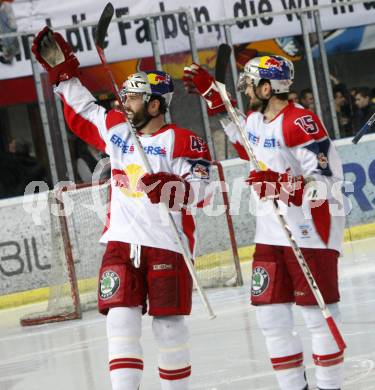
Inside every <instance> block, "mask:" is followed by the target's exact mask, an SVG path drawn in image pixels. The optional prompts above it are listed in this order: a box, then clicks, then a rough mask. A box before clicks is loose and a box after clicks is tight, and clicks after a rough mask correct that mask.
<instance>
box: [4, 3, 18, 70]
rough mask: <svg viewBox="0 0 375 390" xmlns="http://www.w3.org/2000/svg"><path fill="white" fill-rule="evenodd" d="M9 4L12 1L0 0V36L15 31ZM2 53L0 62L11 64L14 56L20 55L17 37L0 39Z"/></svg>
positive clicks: (12, 13)
mask: <svg viewBox="0 0 375 390" xmlns="http://www.w3.org/2000/svg"><path fill="white" fill-rule="evenodd" d="M11 3H13V0H0V34H8V33H12V32H16V31H17V23H16V18H15V16H14V12H13V8H12V5H11ZM1 46H2V53H1V55H0V62H2V63H3V64H11V63H12V61H13V58H14V56H15V55H17V54H19V53H20V46H19V43H18V38H17V37H6V38H2V39H1Z"/></svg>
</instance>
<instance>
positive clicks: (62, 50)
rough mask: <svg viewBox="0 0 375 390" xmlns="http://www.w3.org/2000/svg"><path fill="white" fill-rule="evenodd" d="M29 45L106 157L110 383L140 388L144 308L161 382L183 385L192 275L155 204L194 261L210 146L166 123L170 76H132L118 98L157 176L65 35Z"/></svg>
mask: <svg viewBox="0 0 375 390" xmlns="http://www.w3.org/2000/svg"><path fill="white" fill-rule="evenodd" d="M32 51H33V53H34V55H35V57H36V59H37V60H38V61H39V62H40V63H41V64H42V66H43V67H44V68H45V69H46V70H47V71H48V74H49V79H50V82H51V83H52V84H54V85H55V92H56V93H57V94H58V95H59V96H60V97H61V99H62V101H63V103H64V114H65V119H66V121H67V123H68V125H69V127H70V128H71V130H72V131H73V132H74V133H75V134H76V135H78V136H79V137H80V138H82V139H83V140H84V141H86V142H88V143H90V144H91V145H94V146H96V147H97V148H98V149H102V150H103V149H104V150H105V152H106V153H107V154H108V155H109V156H110V162H111V169H112V177H111V203H110V209H109V213H108V222H107V224H106V229H105V232H104V234H103V236H102V238H101V242H102V243H105V244H106V245H107V247H106V251H105V254H104V257H103V261H102V265H101V269H100V273H99V291H98V301H99V303H98V306H99V311H100V312H101V313H103V314H105V315H106V316H107V320H106V325H107V337H108V350H109V370H110V377H111V382H112V388H113V390H137V389H138V388H139V385H140V382H141V377H142V371H143V354H142V347H141V343H140V338H141V328H142V327H141V319H142V314H144V313H146V312H147V311H148V314H149V315H151V316H153V322H152V330H153V334H154V338H155V340H156V343H157V346H158V351H159V352H158V366H159V375H160V382H161V388H162V389H163V390H186V389H188V383H189V377H190V374H191V363H190V353H189V346H188V339H189V335H188V329H187V326H186V324H185V320H184V316H185V315H189V314H190V311H191V304H192V279H191V276H190V274H189V272H188V269H187V266H186V265H185V262H184V260H183V256H182V255H181V253H180V251H181V249H180V246H179V245H178V243H177V242H176V238H175V236H174V234H173V232H172V229H171V228H170V226H169V225H168V223H167V222H166V221H168V220H167V219H166V218H163V215H164V214H163V213H161V212H160V207H159V203H161V202H163V203H165V204H167V205H168V206H169V208H170V209H171V212H172V216H173V218H174V220H175V222H176V224H177V226H178V229H179V232H180V235H181V238H182V240H183V241H184V243H185V244H186V247H188V248H189V250H190V253H191V256H192V257H193V254H194V244H195V225H194V220H193V217H192V215H191V214H189V213H188V212H187V207H188V206H191V205H196V206H199V204H200V203H202V202H203V201H204V195H202V194H205V191H204V190H205V188H207V186H208V185H209V176H210V154H209V151H208V148H207V145H206V143H205V142H203V141H202V140H201V139H200V138H199V137H198V136H197V135H196V134H194V133H193V132H191V131H189V130H186V129H182V128H179V127H178V126H176V125H174V124H166V123H165V120H164V114H165V112H166V111H167V109H168V107H169V104H170V102H171V98H172V94H173V82H172V79H171V77H170V76H169V75H168V74H167V73H165V72H161V71H149V72H139V73H135V74H133V75H130V76H129V77H128V79H127V80H126V81H125V83H124V85H123V89H122V91H121V95H122V96H123V99H124V107H125V110H126V113H127V116H128V118H129V120H131V121H132V123H133V125H134V127H135V128H136V129H137V132H138V136H139V138H140V142H141V144H142V146H143V149H144V151H145V154H146V155H147V157H148V159H149V161H150V164H151V166H152V168H153V172H155V173H153V174H146V173H145V169H146V168H145V166H144V164H143V162H142V159H141V157H140V155H139V153H138V152H137V150H136V148H135V145H134V144H133V143H132V141H131V137H130V126H129V123H128V122H126V120H125V117H124V115H123V113H122V112H121V111H118V110H116V109H112V110H110V111H106V110H105V109H104V108H103V107H101V106H99V105H97V104H96V102H95V99H94V97H93V96H92V95H91V93H90V92H89V91H88V90H87V89H86V88H85V87H84V86H83V85H82V84H81V82H80V80H79V79H78V77H77V76H78V74H79V71H78V66H79V62H78V60H77V58H76V57H75V55H74V54H73V52H72V49H71V47H70V46H69V45H68V43H67V42H66V41H65V40H64V38H63V37H62V36H61V35H60V34H58V33H54V32H52V31H51V30H50V29H49V28H47V27H46V28H44V29H43V30H42V31H41V32H40V33H39V34H38V35H37V36H36V38H35V39H34V43H33V47H32Z"/></svg>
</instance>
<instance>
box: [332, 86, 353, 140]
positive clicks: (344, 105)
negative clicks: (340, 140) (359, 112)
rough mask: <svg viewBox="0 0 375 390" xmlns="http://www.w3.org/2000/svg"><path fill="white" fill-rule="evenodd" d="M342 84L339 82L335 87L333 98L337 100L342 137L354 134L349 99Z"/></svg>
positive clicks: (336, 106) (337, 112)
mask: <svg viewBox="0 0 375 390" xmlns="http://www.w3.org/2000/svg"><path fill="white" fill-rule="evenodd" d="M342 85H343V84H337V85H336V86H335V87H334V88H333V98H334V101H335V108H336V115H337V121H338V124H339V129H340V134H341V136H342V137H350V136H351V135H353V126H352V122H351V115H350V107H349V103H348V100H347V99H348V98H347V91H346V89H345V90H344V89H343V88H342V87H341V86H342ZM345 91H346V93H345ZM349 98H350V97H349Z"/></svg>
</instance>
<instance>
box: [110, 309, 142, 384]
mask: <svg viewBox="0 0 375 390" xmlns="http://www.w3.org/2000/svg"><path fill="white" fill-rule="evenodd" d="M141 310H142V309H141V308H140V307H116V308H113V309H110V310H109V312H108V315H107V337H108V355H109V369H110V376H111V383H112V389H113V390H124V389H126V390H137V389H138V387H139V384H140V382H141V378H142V373H143V353H142V347H141V344H140V337H141V332H142V322H141V321H142V312H141Z"/></svg>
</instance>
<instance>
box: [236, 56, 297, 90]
mask: <svg viewBox="0 0 375 390" xmlns="http://www.w3.org/2000/svg"><path fill="white" fill-rule="evenodd" d="M246 77H249V78H250V79H251V80H252V82H253V84H254V86H255V87H257V86H258V85H259V82H260V80H269V82H270V84H271V88H272V91H273V92H274V93H276V94H278V93H286V92H289V88H290V86H291V85H292V84H293V80H294V65H293V62H291V61H289V60H287V59H286V58H284V57H281V56H262V57H255V58H252V59H251V60H250V61H248V62H247V63H246V65H245V67H244V71H243V75H242V78H246ZM239 82H241V80H239Z"/></svg>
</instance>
